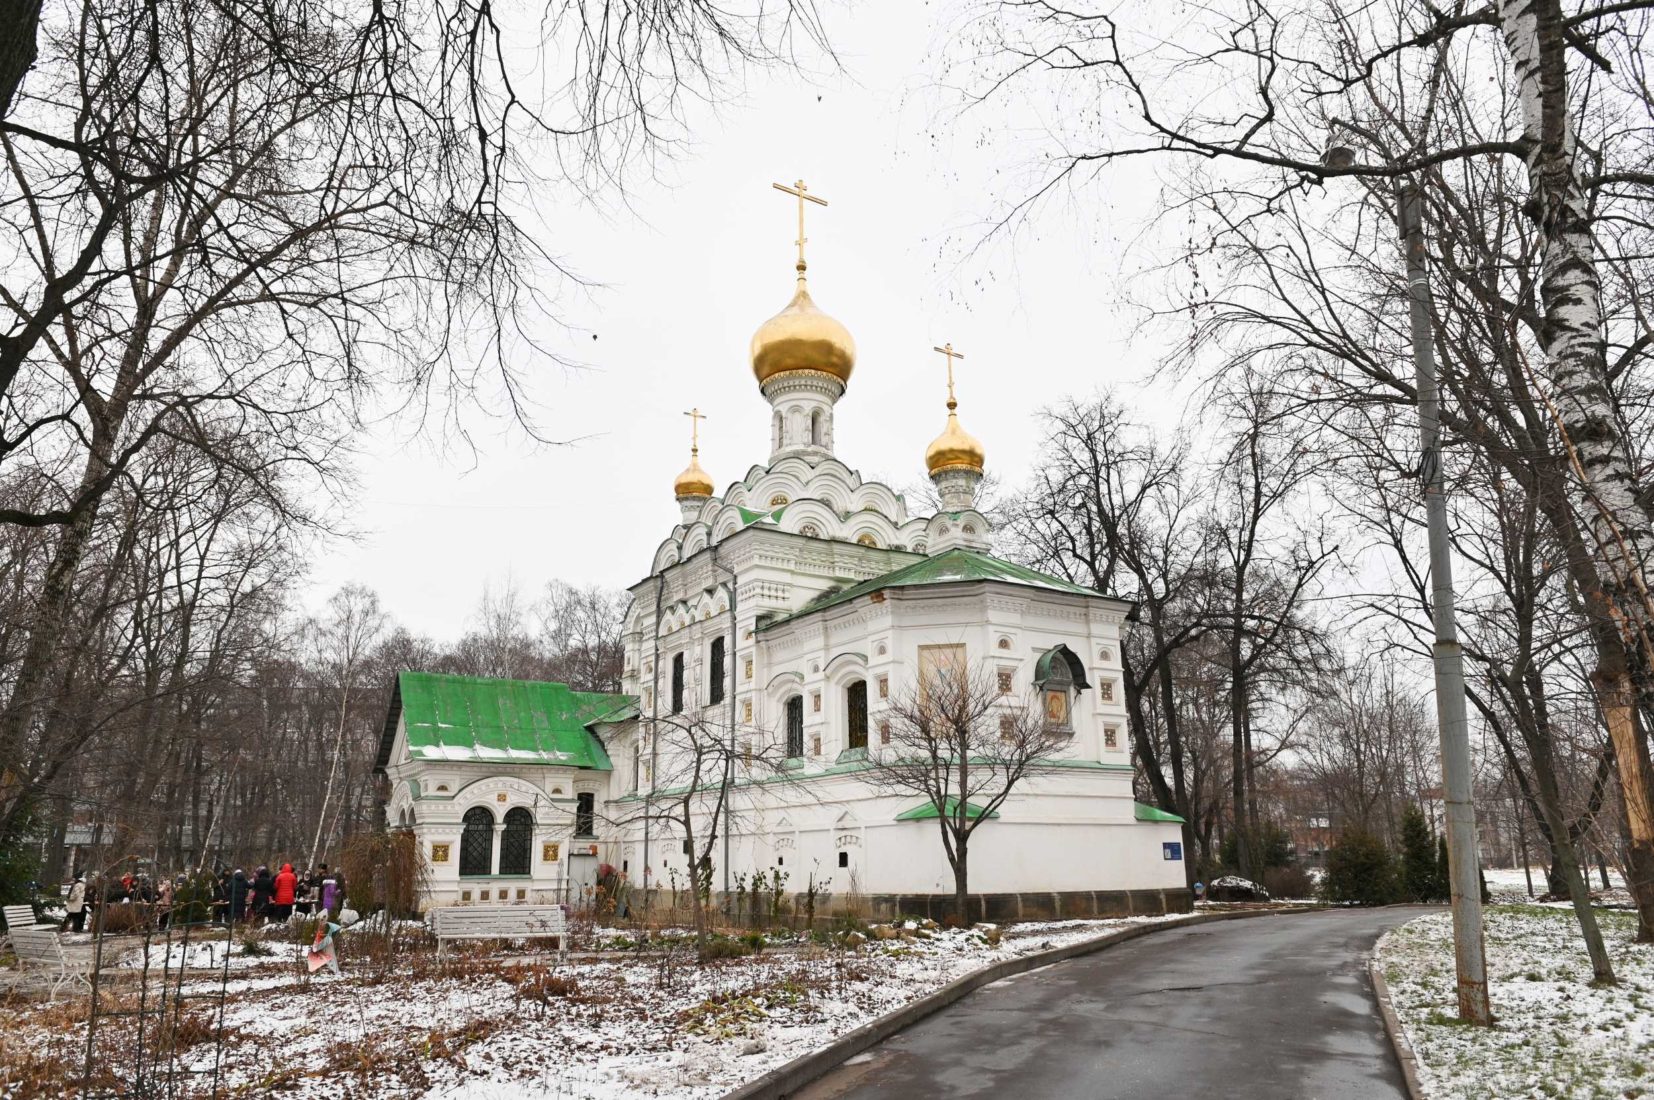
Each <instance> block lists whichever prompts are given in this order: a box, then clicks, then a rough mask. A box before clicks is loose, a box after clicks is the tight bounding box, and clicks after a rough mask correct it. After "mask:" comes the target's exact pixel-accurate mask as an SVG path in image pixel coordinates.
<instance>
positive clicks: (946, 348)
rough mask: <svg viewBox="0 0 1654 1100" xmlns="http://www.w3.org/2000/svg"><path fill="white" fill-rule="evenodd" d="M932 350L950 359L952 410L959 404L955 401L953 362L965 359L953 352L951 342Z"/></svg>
mask: <svg viewBox="0 0 1654 1100" xmlns="http://www.w3.org/2000/svg"><path fill="white" fill-rule="evenodd" d="M930 350H931V351H939V352H941V353H942V354H943V355H945V356H947V357H948V408H949V409H950V410H952V409H953V408H954V407H955V406H957V405H958V404H959V402H957V401H955V400H954V399H953V361H954V360H955V359H963V358H965V357H964V356H963V355H961V354H959V353H958V352H957V351H954V350H953V344H952V343H951V342H950V343H947V344H944V345H942V346H941V347H939V348H931V349H930Z"/></svg>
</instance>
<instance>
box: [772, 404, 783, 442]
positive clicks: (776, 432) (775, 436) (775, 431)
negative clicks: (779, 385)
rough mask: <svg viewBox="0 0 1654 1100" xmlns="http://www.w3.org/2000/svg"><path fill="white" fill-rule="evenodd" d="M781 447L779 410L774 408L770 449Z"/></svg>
mask: <svg viewBox="0 0 1654 1100" xmlns="http://www.w3.org/2000/svg"><path fill="white" fill-rule="evenodd" d="M780 449H781V410H780V409H776V410H775V425H774V427H772V428H771V429H770V450H772V451H779V450H780Z"/></svg>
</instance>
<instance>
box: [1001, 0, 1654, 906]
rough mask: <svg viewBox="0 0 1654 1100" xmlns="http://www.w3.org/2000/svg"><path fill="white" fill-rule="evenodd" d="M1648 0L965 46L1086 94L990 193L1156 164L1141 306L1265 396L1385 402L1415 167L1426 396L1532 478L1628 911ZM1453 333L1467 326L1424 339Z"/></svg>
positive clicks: (1304, 12)
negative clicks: (1173, 241) (1596, 736)
mask: <svg viewBox="0 0 1654 1100" xmlns="http://www.w3.org/2000/svg"><path fill="white" fill-rule="evenodd" d="M1650 10H1651V9H1650V5H1649V4H1646V3H1627V4H1603V5H1593V4H1582V5H1580V6H1579V7H1578V8H1577V10H1575V11H1574V12H1572V13H1571V14H1570V13H1567V12H1564V10H1563V5H1562V4H1560V3H1558V2H1556V0H1501V2H1498V3H1492V4H1487V5H1483V6H1470V5H1464V6H1459V7H1454V8H1450V9H1443V8H1440V7H1438V6H1436V5H1432V4H1429V3H1425V2H1423V0H1402V2H1400V3H1397V4H1394V5H1390V6H1387V7H1382V8H1373V7H1371V6H1362V5H1354V4H1343V3H1335V4H1331V5H1313V6H1312V5H1309V4H1306V3H1301V2H1298V0H1252V2H1249V3H1245V4H1242V5H1239V6H1236V7H1230V8H1205V9H1201V10H1200V11H1199V13H1198V14H1196V15H1194V16H1192V17H1191V18H1190V19H1189V21H1188V22H1187V23H1186V24H1185V25H1184V26H1183V27H1182V28H1181V33H1179V34H1178V35H1176V36H1175V37H1170V36H1167V35H1165V34H1164V33H1162V32H1161V31H1160V29H1159V28H1158V26H1157V25H1153V24H1151V22H1150V20H1158V19H1159V18H1160V17H1161V14H1160V11H1159V8H1158V6H1156V5H1146V4H1145V5H1141V6H1137V7H1131V6H1128V7H1125V8H1121V9H1117V10H1114V11H1111V12H1109V13H1107V14H1092V13H1089V12H1084V11H1079V10H1073V9H1069V8H1065V7H1063V6H1062V5H1059V4H1055V3H1051V2H1049V0H1022V2H1017V3H1011V4H1005V5H1000V6H999V7H998V9H997V10H996V15H995V16H994V17H993V18H991V19H990V20H989V21H988V22H987V24H986V26H987V29H986V30H985V31H983V32H982V33H983V35H984V36H986V38H987V39H988V45H989V48H988V49H987V50H985V51H984V50H978V51H977V56H979V57H982V56H987V57H991V58H993V60H992V61H991V62H989V64H990V65H992V66H994V68H993V69H992V71H991V72H990V73H989V74H988V75H989V77H990V79H989V82H988V84H987V85H986V88H985V92H984V94H988V95H1008V94H1013V93H1016V92H1020V91H1023V90H1025V89H1028V88H1030V86H1038V85H1039V84H1041V83H1044V82H1046V81H1053V82H1058V83H1060V84H1062V85H1064V86H1065V91H1066V92H1067V93H1068V94H1078V93H1079V89H1077V88H1075V87H1072V85H1080V86H1083V88H1084V90H1085V93H1087V94H1090V95H1092V96H1094V98H1095V101H1096V102H1097V104H1098V113H1096V114H1088V115H1087V116H1086V118H1087V119H1098V118H1100V119H1101V120H1102V122H1101V125H1099V126H1098V128H1097V129H1096V130H1095V131H1093V132H1089V133H1085V134H1072V133H1069V134H1064V135H1063V137H1064V138H1065V139H1066V141H1067V142H1068V144H1069V148H1068V149H1066V150H1065V153H1064V155H1062V156H1060V157H1057V158H1055V159H1054V163H1055V164H1056V166H1057V167H1056V171H1055V173H1054V174H1053V175H1052V176H1050V177H1048V178H1047V179H1045V180H1044V181H1043V184H1042V185H1041V186H1039V187H1037V188H1036V189H1035V191H1034V192H1033V193H1032V194H1030V195H1024V196H1023V197H1022V201H1020V202H1019V203H1018V204H1017V207H1016V212H1017V213H1025V212H1027V211H1028V210H1029V209H1031V208H1032V207H1031V204H1033V203H1037V202H1038V200H1039V198H1040V197H1041V196H1043V195H1046V194H1050V193H1051V192H1052V190H1053V189H1054V188H1058V187H1062V186H1065V185H1073V186H1075V187H1082V186H1084V185H1085V184H1086V183H1087V182H1089V181H1090V180H1091V179H1093V178H1095V177H1097V176H1098V175H1099V174H1101V173H1103V172H1105V170H1106V169H1107V168H1108V167H1109V166H1110V165H1113V164H1116V163H1119V162H1122V161H1126V160H1132V159H1136V158H1153V159H1159V160H1161V161H1164V162H1168V163H1173V164H1176V165H1180V166H1182V171H1180V173H1179V175H1178V178H1177V181H1176V183H1175V185H1174V201H1173V202H1172V203H1171V204H1169V209H1170V210H1171V211H1172V212H1175V214H1176V215H1177V216H1178V220H1179V230H1178V231H1179V234H1180V236H1181V238H1182V239H1183V240H1185V241H1186V242H1187V244H1186V247H1185V248H1184V249H1182V250H1180V254H1179V256H1178V258H1177V259H1176V261H1175V262H1174V265H1168V267H1169V268H1170V267H1172V266H1175V267H1176V269H1177V270H1178V271H1179V272H1180V273H1181V274H1180V276H1179V277H1178V279H1177V282H1178V283H1179V284H1181V285H1179V286H1177V288H1176V290H1175V291H1174V297H1175V304H1174V305H1171V306H1169V307H1168V309H1167V312H1168V313H1169V314H1175V315H1176V316H1177V317H1178V318H1179V319H1180V321H1181V322H1185V323H1187V322H1192V323H1193V327H1194V332H1195V335H1194V340H1193V342H1194V346H1195V349H1196V350H1197V351H1200V350H1214V351H1217V352H1218V353H1219V357H1218V362H1220V363H1221V364H1223V366H1224V367H1225V368H1230V369H1233V368H1236V367H1238V365H1241V364H1248V365H1256V364H1257V363H1259V362H1260V361H1262V362H1264V363H1268V364H1269V365H1270V366H1272V367H1274V368H1278V369H1279V370H1280V371H1281V373H1282V374H1283V375H1285V376H1288V377H1290V378H1291V379H1292V380H1293V382H1294V384H1293V385H1292V386H1291V388H1290V391H1289V393H1288V395H1287V396H1288V397H1289V398H1290V407H1292V408H1294V409H1296V410H1298V411H1301V412H1303V413H1305V414H1306V415H1312V416H1322V417H1323V418H1324V421H1325V422H1326V423H1327V424H1328V426H1329V428H1330V430H1331V431H1333V432H1339V431H1343V430H1347V429H1348V428H1350V426H1351V425H1352V424H1358V423H1359V422H1360V421H1362V420H1368V421H1370V422H1371V423H1373V424H1377V423H1383V422H1387V421H1392V420H1393V419H1394V413H1395V406H1397V405H1406V404H1411V403H1413V402H1414V400H1415V394H1414V392H1413V385H1412V379H1411V375H1410V372H1408V371H1407V370H1405V369H1398V366H1400V365H1403V364H1405V363H1406V362H1407V355H1406V351H1405V349H1406V346H1407V345H1406V342H1405V335H1404V334H1405V318H1404V315H1403V314H1402V313H1401V310H1400V306H1401V303H1403V302H1404V301H1405V294H1404V293H1403V289H1404V288H1402V287H1400V286H1399V285H1398V281H1399V270H1400V264H1399V261H1398V260H1397V259H1396V258H1395V252H1394V248H1395V244H1394V242H1395V235H1394V233H1393V230H1392V228H1391V227H1392V226H1393V225H1394V224H1395V220H1394V219H1395V213H1396V200H1397V195H1396V189H1395V188H1396V183H1397V182H1398V181H1400V180H1403V179H1409V180H1411V181H1413V182H1415V183H1416V184H1418V185H1419V186H1420V188H1421V190H1422V194H1423V196H1424V200H1425V204H1426V206H1427V207H1428V208H1429V214H1428V222H1429V225H1428V229H1429V234H1428V235H1429V238H1430V240H1431V241H1432V246H1431V249H1432V253H1433V255H1432V256H1431V259H1430V266H1431V268H1432V276H1433V281H1434V282H1435V285H1436V286H1438V287H1441V288H1443V289H1444V290H1445V291H1446V293H1445V295H1444V299H1445V300H1444V301H1442V302H1441V303H1439V311H1438V316H1437V317H1436V318H1434V321H1435V323H1436V325H1437V328H1438V334H1439V336H1438V338H1439V340H1440V341H1441V342H1440V343H1439V344H1438V351H1440V352H1447V351H1463V352H1464V354H1456V355H1454V356H1453V359H1454V360H1455V361H1454V362H1451V363H1445V364H1444V367H1445V368H1446V369H1444V372H1443V379H1442V381H1443V387H1444V392H1445V394H1446V396H1447V400H1446V402H1445V404H1444V407H1443V423H1444V426H1445V427H1446V428H1447V430H1448V431H1449V433H1450V434H1456V435H1457V436H1458V437H1459V439H1460V440H1464V441H1467V442H1469V443H1470V444H1471V445H1473V446H1475V447H1477V448H1479V449H1481V450H1483V451H1484V453H1486V454H1487V455H1488V456H1490V457H1491V458H1492V459H1493V460H1494V461H1496V462H1498V463H1500V464H1501V465H1502V466H1504V468H1505V469H1506V471H1507V472H1508V473H1509V474H1510V475H1511V476H1513V477H1519V478H1529V479H1533V480H1534V482H1535V485H1536V489H1537V492H1536V499H1537V500H1538V502H1539V505H1540V508H1541V510H1542V512H1543V514H1544V516H1545V519H1546V522H1547V524H1548V525H1549V527H1550V528H1551V531H1552V533H1553V535H1554V536H1555V538H1556V539H1557V541H1558V544H1559V546H1560V548H1561V550H1562V557H1563V560H1564V561H1565V562H1566V564H1567V569H1568V572H1569V576H1570V580H1571V582H1572V583H1573V584H1574V585H1575V587H1576V588H1577V590H1578V592H1579V593H1580V596H1581V599H1582V602H1583V604H1584V606H1585V610H1586V613H1587V616H1588V622H1589V626H1590V630H1591V635H1592V641H1593V645H1594V647H1595V650H1596V664H1595V668H1594V670H1593V680H1594V689H1595V692H1596V695H1597V700H1598V706H1599V707H1600V709H1601V711H1602V713H1603V716H1604V721H1605V724H1606V726H1607V729H1608V731H1609V733H1610V735H1611V736H1612V737H1613V739H1614V744H1615V757H1616V760H1617V762H1618V768H1619V779H1620V789H1621V796H1622V802H1623V803H1624V805H1625V808H1626V813H1627V818H1628V821H1629V829H1630V832H1631V845H1630V846H1631V850H1632V855H1631V859H1630V863H1631V867H1632V873H1631V879H1632V889H1633V892H1634V893H1636V894H1637V896H1638V900H1639V908H1640V909H1641V910H1642V911H1643V913H1644V914H1645V917H1644V920H1643V921H1642V923H1641V928H1640V935H1641V936H1642V937H1644V938H1654V924H1651V922H1650V920H1649V918H1648V916H1647V914H1648V912H1649V907H1650V905H1654V768H1651V766H1650V763H1649V752H1648V744H1647V732H1648V731H1647V730H1640V731H1639V730H1638V729H1637V715H1636V713H1635V712H1636V709H1637V708H1636V701H1637V699H1638V698H1639V697H1640V698H1641V699H1642V700H1643V701H1644V702H1643V709H1645V710H1647V709H1648V707H1647V702H1646V701H1647V700H1648V699H1649V698H1650V696H1654V601H1651V600H1650V599H1649V590H1650V584H1649V578H1650V561H1651V557H1650V555H1651V552H1654V496H1651V495H1650V494H1649V493H1648V492H1647V490H1646V486H1644V485H1642V483H1641V482H1639V480H1638V477H1637V471H1638V470H1639V469H1640V468H1641V467H1642V466H1643V465H1644V464H1645V463H1646V462H1647V460H1648V455H1647V451H1646V443H1645V442H1644V440H1646V438H1647V437H1648V432H1647V430H1646V428H1642V429H1640V430H1639V428H1638V427H1637V422H1638V420H1639V418H1641V419H1642V420H1643V421H1644V422H1646V416H1647V412H1646V410H1647V403H1646V397H1645V396H1643V395H1644V394H1645V393H1646V388H1647V387H1646V384H1645V383H1644V384H1639V383H1638V382H1637V381H1636V380H1635V379H1636V376H1637V375H1638V373H1639V372H1641V373H1642V374H1644V375H1646V372H1647V366H1646V364H1647V356H1648V352H1649V349H1650V347H1651V341H1650V339H1649V336H1648V332H1647V324H1646V316H1647V313H1646V310H1645V309H1644V307H1643V302H1644V297H1645V294H1646V291H1645V290H1644V289H1643V287H1645V286H1646V284H1647V266H1648V265H1647V259H1646V257H1647V256H1648V255H1649V254H1650V250H1649V247H1648V245H1649V240H1650V236H1651V226H1654V213H1651V211H1650V205H1649V204H1650V200H1651V199H1654V191H1651V185H1654V175H1650V174H1649V173H1648V172H1647V170H1646V160H1647V158H1646V145H1647V139H1648V135H1649V133H1650V131H1651V127H1650V123H1649V121H1648V119H1649V110H1648V105H1649V100H1650V96H1649V94H1648V91H1647V88H1646V82H1645V81H1644V79H1643V77H1642V75H1641V74H1642V71H1643V64H1642V54H1643V51H1644V42H1645V37H1646V34H1647V31H1648V27H1649V21H1650ZM1495 32H1497V33H1495ZM979 44H980V43H979ZM1174 74H1175V79H1170V78H1171V77H1172V76H1173V75H1174ZM1329 146H1333V147H1337V148H1335V149H1334V150H1333V151H1334V152H1335V153H1336V154H1337V155H1335V156H1331V157H1327V158H1326V159H1323V153H1325V152H1327V151H1328V150H1329ZM1340 178H1342V179H1345V180H1349V181H1353V185H1347V187H1346V189H1344V190H1342V191H1341V192H1340V193H1339V196H1340V200H1339V201H1338V202H1332V201H1329V198H1328V197H1326V196H1323V194H1322V192H1321V191H1320V187H1319V185H1321V184H1324V183H1327V182H1329V181H1333V180H1337V179H1340ZM1522 195H1525V201H1523V200H1519V199H1515V198H1513V196H1522ZM1013 216H1014V215H1013ZM1352 273H1354V277H1353V278H1352V277H1351V276H1352ZM1466 336H1473V339H1472V340H1470V341H1469V343H1470V344H1472V345H1473V346H1468V347H1467V346H1466V345H1465V344H1464V343H1459V346H1458V347H1455V346H1454V344H1455V343H1456V342H1458V341H1460V339H1461V338H1463V337H1466ZM1185 358H1186V359H1198V356H1197V357H1185ZM1638 402H1640V405H1639V404H1638ZM1333 410H1339V411H1343V412H1347V413H1349V416H1347V417H1343V418H1338V417H1336V416H1334V415H1331V413H1332V411H1333ZM1411 465H1415V466H1416V463H1412V464H1411Z"/></svg>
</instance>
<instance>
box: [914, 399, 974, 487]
mask: <svg viewBox="0 0 1654 1100" xmlns="http://www.w3.org/2000/svg"><path fill="white" fill-rule="evenodd" d="M954 407H955V406H954V402H952V401H949V402H948V426H947V427H946V428H944V429H942V434H941V435H939V436H937V437H936V438H935V439H933V440H931V443H930V446H928V447H926V448H925V468H926V469H927V470H929V471H930V474H931V476H932V477H935V476H936V475H937V474H939V473H941V472H942V471H943V470H956V469H962V470H974V471H976V472H977V473H979V474H980V473H981V472H982V467H983V463H984V461H985V459H986V458H987V456H986V454H984V453H983V450H982V443H981V442H980V441H979V440H978V439H977V438H976V437H975V436H974V435H972V434H971V433H970V432H967V431H966V430H965V429H964V428H961V427H960V426H959V416H958V414H957V413H955V412H954V411H953V410H954Z"/></svg>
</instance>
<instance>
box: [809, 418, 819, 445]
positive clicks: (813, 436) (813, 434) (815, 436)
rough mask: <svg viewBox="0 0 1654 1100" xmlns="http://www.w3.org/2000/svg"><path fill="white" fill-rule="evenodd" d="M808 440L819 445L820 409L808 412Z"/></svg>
mask: <svg viewBox="0 0 1654 1100" xmlns="http://www.w3.org/2000/svg"><path fill="white" fill-rule="evenodd" d="M810 442H811V443H814V444H815V445H816V446H817V447H819V446H821V410H820V409H817V410H816V411H815V412H813V413H811V414H810Z"/></svg>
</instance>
